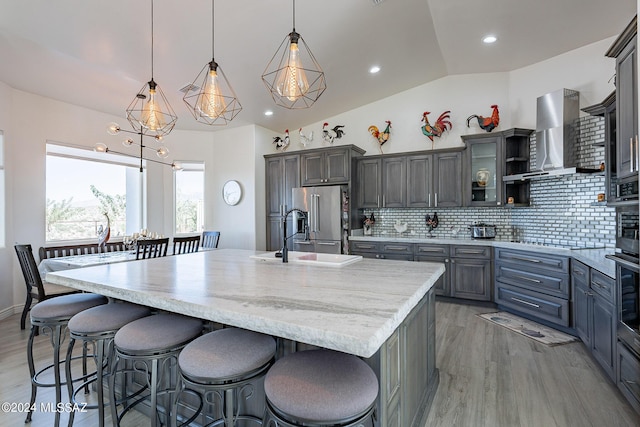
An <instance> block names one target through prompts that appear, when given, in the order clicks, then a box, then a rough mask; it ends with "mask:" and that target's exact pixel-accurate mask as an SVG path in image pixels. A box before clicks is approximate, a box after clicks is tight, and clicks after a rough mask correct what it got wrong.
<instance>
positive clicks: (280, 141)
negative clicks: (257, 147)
mask: <svg viewBox="0 0 640 427" xmlns="http://www.w3.org/2000/svg"><path fill="white" fill-rule="evenodd" d="M273 143H274V144H276V149H277V150H280V151H284V150H286V149H287V147H288V146H289V129H285V131H284V138H280V137H279V136H274V137H273Z"/></svg>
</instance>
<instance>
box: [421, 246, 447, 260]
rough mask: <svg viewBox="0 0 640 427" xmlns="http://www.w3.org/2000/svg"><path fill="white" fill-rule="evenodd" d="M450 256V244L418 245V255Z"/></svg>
mask: <svg viewBox="0 0 640 427" xmlns="http://www.w3.org/2000/svg"><path fill="white" fill-rule="evenodd" d="M422 255H424V256H445V257H447V256H449V245H423V244H417V245H416V256H422Z"/></svg>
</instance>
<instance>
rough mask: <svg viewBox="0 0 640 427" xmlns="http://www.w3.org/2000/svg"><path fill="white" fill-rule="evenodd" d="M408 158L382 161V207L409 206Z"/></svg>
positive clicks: (388, 158) (384, 159)
mask: <svg viewBox="0 0 640 427" xmlns="http://www.w3.org/2000/svg"><path fill="white" fill-rule="evenodd" d="M406 200H407V158H406V157H404V156H401V157H385V158H383V159H382V206H381V207H383V208H402V207H404V206H406V204H407V201H406Z"/></svg>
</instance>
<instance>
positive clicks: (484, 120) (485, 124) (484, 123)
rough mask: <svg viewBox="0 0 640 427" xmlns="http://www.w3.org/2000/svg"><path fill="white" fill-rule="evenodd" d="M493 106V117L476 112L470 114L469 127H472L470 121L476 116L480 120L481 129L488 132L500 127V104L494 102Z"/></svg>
mask: <svg viewBox="0 0 640 427" xmlns="http://www.w3.org/2000/svg"><path fill="white" fill-rule="evenodd" d="M491 108H493V112H492V113H491V117H482V116H478V115H476V114H473V115H471V116H469V117H468V118H467V127H471V126H469V122H470V121H471V119H473V118H474V117H475V118H476V119H477V120H478V125H480V129H484V130H486V131H487V132H491V131H492V130H494V129H495V128H496V127H498V124H500V112H499V111H498V106H497V105H495V104H494V105H492V106H491Z"/></svg>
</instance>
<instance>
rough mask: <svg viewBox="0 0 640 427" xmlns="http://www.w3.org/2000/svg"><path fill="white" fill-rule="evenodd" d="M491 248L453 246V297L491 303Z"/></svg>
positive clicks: (451, 266) (451, 263) (451, 265)
mask: <svg viewBox="0 0 640 427" xmlns="http://www.w3.org/2000/svg"><path fill="white" fill-rule="evenodd" d="M492 265H493V262H492V259H491V247H489V246H471V245H467V246H460V245H452V246H451V262H450V268H451V296H452V297H454V298H464V299H470V300H477V301H491V284H492V283H491V277H492V271H491V267H492Z"/></svg>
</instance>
